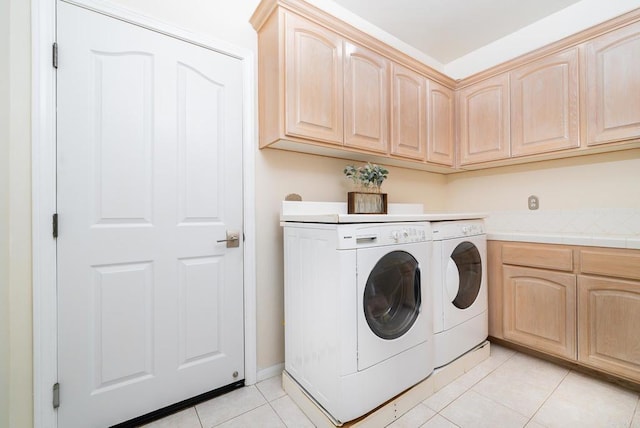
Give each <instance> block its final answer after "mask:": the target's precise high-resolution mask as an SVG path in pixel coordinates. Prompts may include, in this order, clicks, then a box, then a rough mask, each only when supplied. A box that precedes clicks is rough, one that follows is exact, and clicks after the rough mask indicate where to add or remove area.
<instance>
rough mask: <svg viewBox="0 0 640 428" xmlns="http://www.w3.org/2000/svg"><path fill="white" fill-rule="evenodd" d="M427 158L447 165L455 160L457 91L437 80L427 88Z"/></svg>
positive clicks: (451, 164) (452, 163)
mask: <svg viewBox="0 0 640 428" xmlns="http://www.w3.org/2000/svg"><path fill="white" fill-rule="evenodd" d="M427 93H428V96H427V105H428V109H427V116H428V120H427V133H428V138H427V160H428V161H429V162H433V163H439V164H443V165H447V166H453V165H454V161H455V145H454V142H455V138H456V134H455V110H454V106H455V93H454V91H453V90H451V89H449V88H447V87H446V86H443V85H441V84H439V83H436V82H429V84H428V88H427Z"/></svg>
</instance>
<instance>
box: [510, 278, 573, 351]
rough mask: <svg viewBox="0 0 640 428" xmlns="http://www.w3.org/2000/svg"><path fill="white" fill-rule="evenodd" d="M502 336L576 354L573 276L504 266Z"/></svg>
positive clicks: (544, 348) (524, 343)
mask: <svg viewBox="0 0 640 428" xmlns="http://www.w3.org/2000/svg"><path fill="white" fill-rule="evenodd" d="M503 287H504V290H503V291H504V295H503V305H504V312H503V317H504V318H503V322H504V337H505V339H507V340H512V341H514V342H518V343H521V344H523V345H526V346H529V347H531V348H535V349H538V350H540V351H543V352H548V353H550V354H554V355H558V356H560V357H564V358H569V359H573V360H575V358H576V276H575V275H573V274H569V273H561V272H553V271H547V270H541V269H530V268H521V267H514V266H504V269H503Z"/></svg>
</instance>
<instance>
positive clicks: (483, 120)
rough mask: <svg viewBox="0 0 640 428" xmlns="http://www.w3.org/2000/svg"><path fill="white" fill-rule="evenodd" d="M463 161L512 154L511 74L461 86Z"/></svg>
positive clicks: (461, 149) (476, 161) (461, 144)
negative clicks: (510, 141)
mask: <svg viewBox="0 0 640 428" xmlns="http://www.w3.org/2000/svg"><path fill="white" fill-rule="evenodd" d="M458 97H459V98H458V121H459V122H458V123H459V126H460V130H459V132H460V165H467V164H473V163H479V162H488V161H492V160H498V159H505V158H508V157H509V154H510V150H509V74H507V73H505V74H501V75H499V76H495V77H493V78H491V79H487V80H484V81H482V82H478V83H476V84H474V85H471V86H468V87H466V88H464V89H462V90H460V92H459V94H458Z"/></svg>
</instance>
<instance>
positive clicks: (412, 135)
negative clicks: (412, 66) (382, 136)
mask: <svg viewBox="0 0 640 428" xmlns="http://www.w3.org/2000/svg"><path fill="white" fill-rule="evenodd" d="M392 82H393V83H392V90H391V92H392V94H393V108H392V112H393V113H392V118H391V154H393V155H396V156H402V157H407V158H411V159H416V160H424V159H425V153H426V150H427V130H426V118H427V115H426V112H425V110H426V96H427V90H426V84H427V81H426V79H425V78H424V76H421V75H420V74H418V73H416V72H414V71H411V70H409V69H407V68H405V67H402V66H400V65H396V64H394V66H393V78H392Z"/></svg>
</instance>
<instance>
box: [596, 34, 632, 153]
mask: <svg viewBox="0 0 640 428" xmlns="http://www.w3.org/2000/svg"><path fill="white" fill-rule="evenodd" d="M586 50H587V59H586V64H587V89H586V91H587V94H586V95H587V145H590V146H593V145H597V144H603V143H608V142H612V141H620V140H626V139H630V138H637V137H639V136H640V23H634V24H631V25H629V26H627V27H624V28H621V29H619V30H617V31H613V32H611V33H608V34H605V35H603V36H600V37H598V38H596V39H594V40H593V41H591V42H589V43H588V44H587V48H586Z"/></svg>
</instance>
